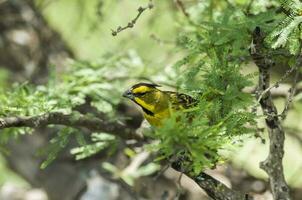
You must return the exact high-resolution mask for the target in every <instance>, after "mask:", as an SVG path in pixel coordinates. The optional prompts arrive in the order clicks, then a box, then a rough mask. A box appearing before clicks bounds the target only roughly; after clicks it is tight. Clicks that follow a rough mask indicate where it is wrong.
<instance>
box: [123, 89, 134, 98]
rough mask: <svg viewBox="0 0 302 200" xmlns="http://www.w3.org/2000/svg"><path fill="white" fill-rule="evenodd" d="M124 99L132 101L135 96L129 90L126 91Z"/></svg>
mask: <svg viewBox="0 0 302 200" xmlns="http://www.w3.org/2000/svg"><path fill="white" fill-rule="evenodd" d="M123 97H126V98H128V99H131V100H133V99H134V95H133V94H132V92H131V90H130V89H129V90H126V91H125V92H124V94H123Z"/></svg>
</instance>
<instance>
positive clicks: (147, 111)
mask: <svg viewBox="0 0 302 200" xmlns="http://www.w3.org/2000/svg"><path fill="white" fill-rule="evenodd" d="M141 108H142V109H143V111H144V112H145V113H146V114H147V115H151V116H154V113H153V112H151V111H150V110H148V109H146V108H144V107H143V106H141Z"/></svg>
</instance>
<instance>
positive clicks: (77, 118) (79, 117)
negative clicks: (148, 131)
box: [0, 112, 252, 200]
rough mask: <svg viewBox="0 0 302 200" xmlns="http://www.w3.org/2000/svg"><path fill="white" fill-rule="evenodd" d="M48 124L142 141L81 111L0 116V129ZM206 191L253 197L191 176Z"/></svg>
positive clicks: (222, 197) (224, 199)
mask: <svg viewBox="0 0 302 200" xmlns="http://www.w3.org/2000/svg"><path fill="white" fill-rule="evenodd" d="M47 125H65V126H70V127H81V128H87V129H89V130H91V131H102V132H107V133H110V134H113V135H116V136H118V137H121V138H123V139H136V140H138V141H142V140H143V138H142V136H140V135H138V134H135V133H134V130H132V129H129V128H127V127H126V126H125V125H122V124H120V123H117V122H107V121H106V120H105V119H100V118H97V117H94V116H90V115H88V114H87V115H83V114H80V113H79V112H72V113H71V114H63V113H60V112H52V113H45V114H42V115H38V116H32V117H6V118H0V129H6V128H13V127H30V128H37V127H43V126H47ZM191 178H192V179H193V180H194V181H195V182H196V183H197V184H198V185H199V186H200V187H201V188H202V189H204V190H205V191H206V193H207V194H208V195H209V196H210V197H212V198H214V199H218V200H230V199H232V200H237V199H238V200H246V199H252V197H251V196H249V195H247V194H242V193H240V192H238V191H234V190H232V189H230V188H228V187H227V186H225V185H224V184H223V183H221V182H219V181H218V180H216V179H214V178H213V177H211V176H210V175H208V174H205V173H201V174H200V175H198V176H196V177H191Z"/></svg>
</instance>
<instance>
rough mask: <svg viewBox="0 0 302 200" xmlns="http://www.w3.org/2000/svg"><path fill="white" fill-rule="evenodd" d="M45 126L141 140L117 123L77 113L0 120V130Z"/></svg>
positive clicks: (54, 113) (56, 113) (58, 113)
mask: <svg viewBox="0 0 302 200" xmlns="http://www.w3.org/2000/svg"><path fill="white" fill-rule="evenodd" d="M47 125H65V126H70V127H78V128H87V129H89V130H91V131H101V132H106V133H110V134H113V135H115V136H118V137H121V138H123V139H140V140H141V139H142V137H141V136H139V135H137V134H135V133H134V131H133V130H130V129H129V128H127V127H126V126H124V125H122V124H121V123H118V122H108V121H106V120H103V119H100V118H97V117H93V116H90V115H83V114H80V113H78V112H73V113H71V114H63V113H60V112H52V113H45V114H42V115H38V116H32V117H6V118H0V129H5V128H13V127H30V128H37V127H42V126H47Z"/></svg>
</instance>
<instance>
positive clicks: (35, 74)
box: [0, 0, 73, 83]
mask: <svg viewBox="0 0 302 200" xmlns="http://www.w3.org/2000/svg"><path fill="white" fill-rule="evenodd" d="M68 57H73V53H72V50H71V49H70V48H69V47H68V46H67V45H66V43H65V42H64V41H63V40H62V39H61V37H60V35H59V34H58V33H57V32H55V31H54V30H53V29H51V28H50V27H49V26H48V24H47V23H46V21H45V20H44V19H43V17H42V15H41V14H40V13H39V12H38V9H37V8H36V7H35V6H34V3H33V2H32V1H30V0H4V1H0V67H6V68H7V69H9V70H11V71H12V72H14V74H15V75H16V76H14V77H11V79H13V80H19V81H24V80H28V81H30V82H33V83H43V82H45V81H46V79H45V78H46V77H47V74H48V67H49V66H50V65H55V66H63V65H62V64H63V63H64V62H65V61H66V58H68Z"/></svg>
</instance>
